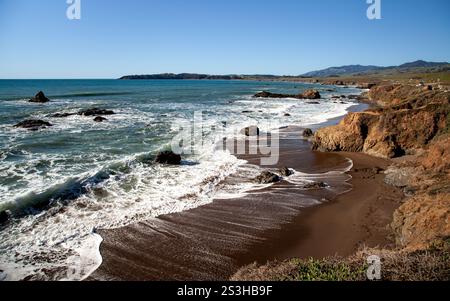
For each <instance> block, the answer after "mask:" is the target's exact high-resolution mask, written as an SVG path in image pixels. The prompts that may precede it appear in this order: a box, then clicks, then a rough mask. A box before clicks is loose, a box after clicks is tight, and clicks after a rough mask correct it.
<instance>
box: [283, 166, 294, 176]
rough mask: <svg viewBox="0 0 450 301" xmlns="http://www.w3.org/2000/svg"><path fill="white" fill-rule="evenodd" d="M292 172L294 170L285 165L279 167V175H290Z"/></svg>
mask: <svg viewBox="0 0 450 301" xmlns="http://www.w3.org/2000/svg"><path fill="white" fill-rule="evenodd" d="M293 174H294V172H293V171H292V170H290V169H289V168H287V167H283V168H280V175H282V176H283V177H290V176H292V175H293Z"/></svg>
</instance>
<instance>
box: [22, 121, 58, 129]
mask: <svg viewBox="0 0 450 301" xmlns="http://www.w3.org/2000/svg"><path fill="white" fill-rule="evenodd" d="M49 126H53V125H52V124H51V123H50V122H47V121H43V120H34V119H32V120H25V121H22V122H20V123H18V124H16V125H15V126H14V127H16V128H23V129H29V130H39V129H41V128H46V127H49Z"/></svg>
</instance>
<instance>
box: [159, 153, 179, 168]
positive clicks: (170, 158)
mask: <svg viewBox="0 0 450 301" xmlns="http://www.w3.org/2000/svg"><path fill="white" fill-rule="evenodd" d="M155 162H156V163H159V164H169V165H180V164H181V156H180V155H178V154H175V153H174V152H172V151H164V152H160V153H159V154H158V155H157V156H156V159H155Z"/></svg>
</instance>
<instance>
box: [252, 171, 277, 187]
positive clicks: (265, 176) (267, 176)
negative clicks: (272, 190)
mask: <svg viewBox="0 0 450 301" xmlns="http://www.w3.org/2000/svg"><path fill="white" fill-rule="evenodd" d="M255 181H256V182H257V183H259V184H272V183H276V182H279V181H281V178H280V177H279V176H278V175H276V174H274V173H271V172H269V171H264V172H262V173H261V174H260V175H259V176H258V177H256V179H255Z"/></svg>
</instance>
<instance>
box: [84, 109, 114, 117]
mask: <svg viewBox="0 0 450 301" xmlns="http://www.w3.org/2000/svg"><path fill="white" fill-rule="evenodd" d="M114 114H115V113H114V111H111V110H105V109H98V108H92V109H86V110H82V111H80V112H78V115H82V116H100V115H114Z"/></svg>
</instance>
